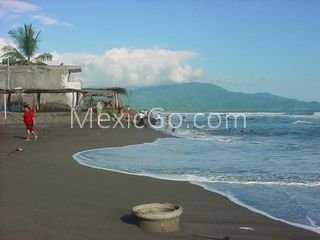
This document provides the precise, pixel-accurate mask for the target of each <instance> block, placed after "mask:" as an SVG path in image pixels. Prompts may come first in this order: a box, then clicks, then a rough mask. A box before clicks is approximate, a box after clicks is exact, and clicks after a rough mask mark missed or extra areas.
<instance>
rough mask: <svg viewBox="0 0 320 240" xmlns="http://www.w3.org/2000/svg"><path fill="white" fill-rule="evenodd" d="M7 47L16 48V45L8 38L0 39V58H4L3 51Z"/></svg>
mask: <svg viewBox="0 0 320 240" xmlns="http://www.w3.org/2000/svg"><path fill="white" fill-rule="evenodd" d="M7 45H11V46H13V47H16V45H15V44H14V43H12V42H11V41H10V40H9V39H7V38H3V37H0V57H1V56H2V54H3V53H2V51H1V49H2V48H3V47H4V46H7Z"/></svg>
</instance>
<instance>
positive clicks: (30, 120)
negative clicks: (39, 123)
mask: <svg viewBox="0 0 320 240" xmlns="http://www.w3.org/2000/svg"><path fill="white" fill-rule="evenodd" d="M23 111H24V114H23V122H24V125H25V126H26V131H27V138H26V141H30V136H31V134H32V135H33V136H34V140H37V138H38V136H37V135H36V133H35V132H34V130H33V127H34V124H35V121H34V113H33V111H32V109H31V108H30V107H29V106H28V105H25V106H24V110H23Z"/></svg>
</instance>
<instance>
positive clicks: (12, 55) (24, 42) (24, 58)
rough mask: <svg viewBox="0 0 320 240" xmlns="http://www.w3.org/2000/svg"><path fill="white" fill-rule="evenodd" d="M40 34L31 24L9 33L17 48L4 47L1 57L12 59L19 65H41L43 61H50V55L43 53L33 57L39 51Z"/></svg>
mask: <svg viewBox="0 0 320 240" xmlns="http://www.w3.org/2000/svg"><path fill="white" fill-rule="evenodd" d="M40 32H41V31H39V32H36V31H35V29H34V27H33V26H32V24H29V25H27V24H24V27H19V28H17V29H13V30H10V31H9V35H10V37H11V38H12V40H13V41H14V43H15V44H16V45H17V48H14V47H12V46H4V47H3V48H2V49H1V51H2V52H4V54H3V55H2V56H1V57H4V58H9V59H14V60H15V62H16V63H17V64H19V65H30V64H41V65H45V63H44V62H43V61H51V60H52V55H51V54H50V53H43V54H40V55H38V56H36V57H35V54H36V52H37V50H38V49H39V42H40V38H39V35H40Z"/></svg>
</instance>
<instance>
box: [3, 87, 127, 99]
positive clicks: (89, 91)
mask: <svg viewBox="0 0 320 240" xmlns="http://www.w3.org/2000/svg"><path fill="white" fill-rule="evenodd" d="M18 93H81V94H83V95H84V96H110V97H111V96H113V94H115V93H116V94H127V90H126V89H125V88H84V89H74V88H59V89H49V88H15V89H1V88H0V94H18Z"/></svg>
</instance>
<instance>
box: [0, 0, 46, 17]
mask: <svg viewBox="0 0 320 240" xmlns="http://www.w3.org/2000/svg"><path fill="white" fill-rule="evenodd" d="M40 9H41V8H40V7H39V6H37V5H34V4H31V3H27V2H23V1H16V0H0V12H1V16H4V15H6V13H9V14H10V13H30V12H36V11H39V10H40Z"/></svg>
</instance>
